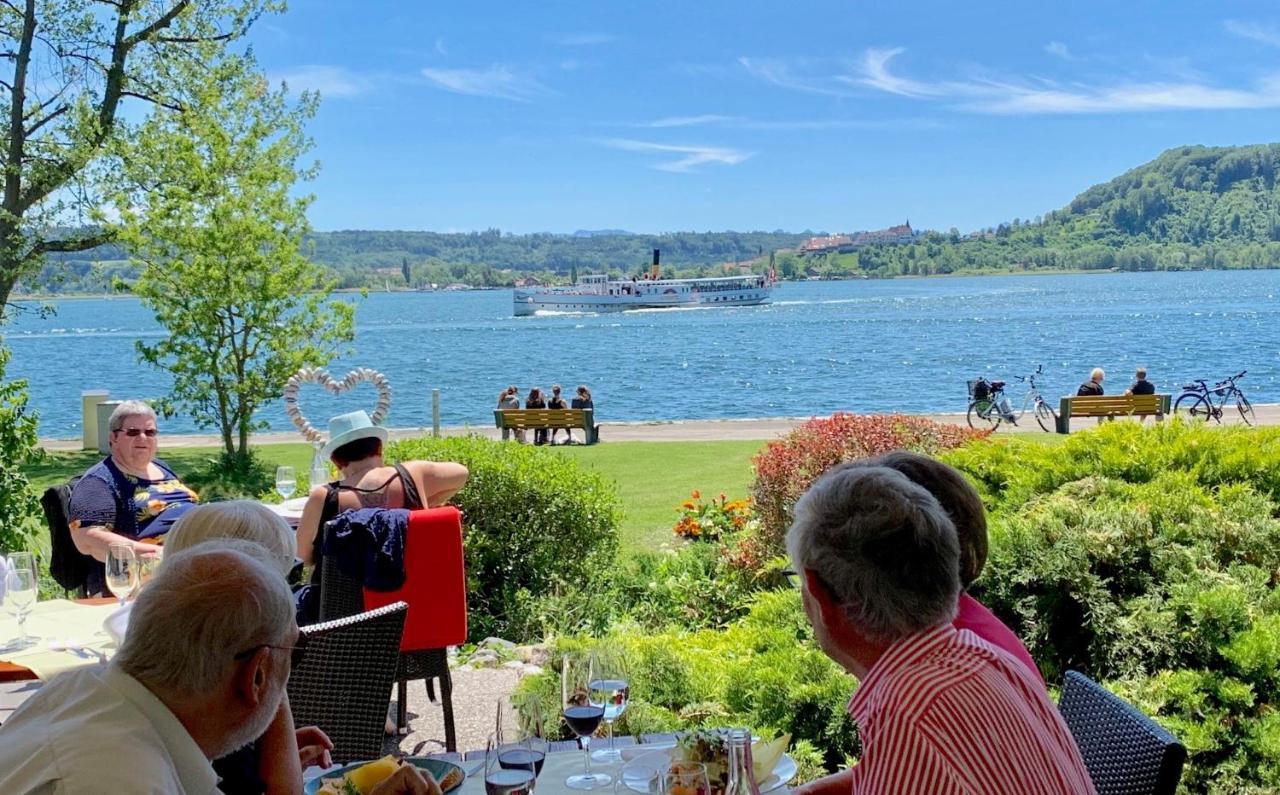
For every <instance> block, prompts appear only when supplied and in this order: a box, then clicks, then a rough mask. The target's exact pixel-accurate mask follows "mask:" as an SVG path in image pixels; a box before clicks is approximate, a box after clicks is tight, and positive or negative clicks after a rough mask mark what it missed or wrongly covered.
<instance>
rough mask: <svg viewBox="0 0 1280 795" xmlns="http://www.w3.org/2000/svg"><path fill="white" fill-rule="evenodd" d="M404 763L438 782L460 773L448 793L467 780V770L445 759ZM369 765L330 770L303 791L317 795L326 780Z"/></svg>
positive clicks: (411, 758)
mask: <svg viewBox="0 0 1280 795" xmlns="http://www.w3.org/2000/svg"><path fill="white" fill-rule="evenodd" d="M404 763H405V764H407V765H413V766H414V767H416V768H418V769H419V770H426V771H427V772H429V773H430V774H431V775H432V777H433V778H435V780H436V781H437V782H439V781H443V780H444V777H445V776H447V775H448V774H449V771H451V770H456V771H458V773H460V774H461V775H462V778H460V779H459V780H458V783H457V784H454V785H453V786H452V787H450V788H449V789H447V790H445V792H446V793H447V792H453V791H454V790H456V789H457V788H458V787H461V786H462V782H464V781H466V780H467V773H466V771H465V770H463V769H462V768H460V767H458V766H457V765H455V764H454V763H452V762H446V761H444V760H443V759H427V758H426V757H423V756H408V757H405V759H404ZM367 764H369V763H368V762H356V763H355V764H351V765H347V766H346V767H340V768H337V769H336V770H329V771H326V772H324V773H321V774H320V775H319V776H317V777H315V778H313V779H311V780H310V781H308V782H307V784H306V786H305V787H303V790H302V791H303V792H305V793H306V795H315V793H316V791H317V790H319V789H320V785H321V784H322V783H323V782H324V780H325V779H326V778H339V777H340V776H345V775H346V774H347V773H350V772H351V771H353V770H355V769H356V768H358V767H360V766H361V765H367Z"/></svg>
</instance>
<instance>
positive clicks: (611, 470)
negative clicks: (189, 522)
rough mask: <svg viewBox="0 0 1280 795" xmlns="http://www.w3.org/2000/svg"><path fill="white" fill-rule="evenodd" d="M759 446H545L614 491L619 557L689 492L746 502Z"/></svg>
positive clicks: (164, 454)
mask: <svg viewBox="0 0 1280 795" xmlns="http://www.w3.org/2000/svg"><path fill="white" fill-rule="evenodd" d="M763 446H764V442H758V441H751V442H741V441H734V442H610V443H608V444H596V445H591V446H589V447H588V446H573V447H556V448H553V449H554V451H555V453H557V454H560V455H566V456H570V457H572V458H576V459H577V460H578V461H579V462H580V463H581V464H582V465H583V466H586V467H589V468H591V469H594V470H595V471H597V472H599V473H600V474H602V475H604V476H605V477H606V478H608V479H610V480H612V481H614V482H615V483H616V484H617V485H618V493H619V496H620V497H621V500H622V505H623V510H624V516H623V520H622V528H621V536H622V547H623V549H624V550H626V551H634V550H642V549H655V548H656V547H657V546H658V545H659V544H661V543H662V542H664V541H668V540H670V539H671V537H672V536H671V526H672V525H673V524H675V520H676V506H677V505H679V504H680V502H681V501H683V500H684V499H686V498H687V497H688V496H689V492H690V491H691V490H692V489H698V490H699V491H701V492H702V493H703V494H704V495H707V496H715V495H718V494H719V493H720V492H722V491H723V492H725V493H726V494H728V495H729V497H730V499H733V498H736V497H745V496H747V490H748V489H749V488H750V486H751V477H752V475H751V456H752V455H754V454H755V453H756V451H757V450H759V449H760V448H761V447H763ZM254 449H255V450H257V452H258V454H259V455H261V456H262V458H263V460H265V461H266V462H267V463H268V464H270V465H271V466H273V467H274V466H279V465H282V464H288V465H292V466H293V467H294V468H295V469H297V471H298V472H299V473H305V472H306V471H307V470H308V469H310V467H311V446H310V445H308V444H305V443H298V444H266V445H259V446H257V447H255V448H254ZM217 454H218V448H216V447H169V448H162V449H161V450H160V458H161V459H163V460H164V461H165V463H167V464H168V465H169V466H171V467H172V468H173V469H174V471H176V472H177V473H178V474H179V475H182V474H183V473H185V472H190V471H192V470H194V469H197V468H200V467H203V466H204V465H205V464H206V463H207V461H208V460H209V459H211V458H214V457H216V456H217ZM101 458H102V456H101V455H99V454H98V453H96V452H92V451H85V452H76V453H61V452H60V453H49V454H48V455H47V457H46V458H45V460H44V461H43V462H41V463H39V464H36V465H34V466H32V467H31V468H30V470H29V475H30V478H31V483H32V486H34V487H35V488H36V489H38V490H39V491H41V492H43V491H44V490H45V489H46V488H48V487H49V486H51V485H54V484H56V483H61V482H62V481H64V480H66V479H68V478H70V477H73V476H75V475H78V474H80V473H82V472H84V471H85V470H86V469H88V468H89V467H90V466H91V465H92V464H95V463H97V462H98V461H99V460H100V459H101Z"/></svg>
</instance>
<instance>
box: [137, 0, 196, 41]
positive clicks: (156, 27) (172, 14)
mask: <svg viewBox="0 0 1280 795" xmlns="http://www.w3.org/2000/svg"><path fill="white" fill-rule="evenodd" d="M189 5H191V0H178V2H177V3H175V4H174V6H173V8H170V9H169V10H168V11H166V12H164V13H163V14H161V15H160V17H159V18H158V19H156V21H155V22H152V23H151V24H150V25H147V26H146V27H145V28H143V29H142V30H140V31H138V32H137V33H135V34H133V35H132V36H130V37H129V38H127V39H125V40H124V45H125V49H126V50H129V49H132V48H133V47H134V45H136V44H137V43H138V42H142V41H146V40H147V39H149V38H151V37H152V36H154V35H155V34H156V33H158V32H160V31H162V30H164V29H165V28H167V27H169V26H170V25H171V24H173V21H174V20H175V19H177V18H178V15H179V14H181V13H182V12H183V11H185V10H186V8H187V6H189Z"/></svg>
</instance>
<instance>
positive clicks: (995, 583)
mask: <svg viewBox="0 0 1280 795" xmlns="http://www.w3.org/2000/svg"><path fill="white" fill-rule="evenodd" d="M944 457H945V459H946V460H948V461H949V462H950V463H952V464H954V465H956V466H958V467H959V468H961V469H962V470H964V471H965V472H966V473H968V474H969V475H970V476H971V477H972V478H973V479H974V481H975V482H976V483H977V484H978V486H979V489H980V490H981V491H982V493H983V496H984V499H985V500H986V502H987V506H988V509H989V511H990V515H991V552H990V557H989V559H988V562H987V568H986V571H985V573H984V574H983V575H982V577H981V578H980V579H979V580H978V581H977V583H975V586H974V591H975V594H976V595H977V596H978V598H979V599H981V600H982V601H984V602H985V603H986V604H987V605H988V606H989V607H991V608H992V609H993V610H994V611H995V612H996V613H997V614H998V615H1000V616H1001V618H1003V619H1004V620H1005V621H1006V622H1007V623H1008V624H1009V625H1010V626H1011V627H1012V628H1013V629H1014V631H1016V632H1017V633H1018V634H1019V635H1020V636H1021V637H1022V638H1023V639H1024V641H1025V642H1026V644H1027V646H1028V648H1029V649H1030V651H1031V653H1032V655H1033V656H1034V657H1035V658H1036V661H1037V662H1038V663H1039V665H1040V668H1041V671H1042V672H1043V673H1044V675H1045V678H1046V680H1048V681H1049V682H1050V683H1051V684H1052V683H1055V682H1059V681H1061V678H1062V674H1063V672H1064V671H1065V670H1066V669H1068V668H1075V669H1078V670H1081V671H1084V672H1085V673H1087V674H1089V675H1090V676H1093V677H1094V678H1096V679H1099V680H1101V681H1103V682H1104V683H1105V684H1106V685H1107V686H1109V687H1111V688H1113V689H1115V690H1117V691H1118V692H1120V693H1121V694H1122V695H1124V696H1126V697H1128V698H1130V699H1132V700H1134V701H1135V702H1136V703H1137V704H1138V705H1139V706H1140V707H1141V708H1142V709H1144V710H1145V711H1146V712H1148V714H1151V715H1153V716H1155V717H1156V719H1157V720H1159V721H1160V722H1161V723H1163V724H1164V725H1165V726H1166V727H1168V728H1169V729H1170V730H1171V731H1173V732H1174V734H1176V735H1177V736H1178V737H1179V738H1181V739H1182V740H1183V742H1184V743H1186V745H1187V747H1188V749H1189V751H1190V760H1189V764H1188V767H1187V771H1186V773H1185V774H1184V776H1183V786H1184V788H1185V790H1186V791H1190V792H1214V793H1218V792H1221V793H1228V792H1231V793H1235V792H1250V791H1276V790H1277V788H1280V717H1277V709H1280V589H1277V583H1278V582H1280V518H1278V517H1280V429H1276V428H1267V429H1260V430H1249V429H1238V430H1236V429H1213V428H1205V427H1204V426H1200V425H1197V426H1191V425H1184V424H1181V423H1178V422H1166V423H1162V424H1160V425H1157V426H1154V427H1151V428H1143V427H1141V426H1139V425H1138V424H1137V423H1128V422H1118V423H1109V424H1107V425H1106V426H1104V427H1101V428H1099V429H1097V430H1096V431H1090V432H1087V433H1082V434H1078V435H1074V436H1072V437H1071V438H1070V439H1069V440H1068V441H1066V442H1065V443H1064V444H1061V445H1057V446H1054V447H1048V446H1044V445H1039V444H1034V443H1031V442H1024V441H1020V440H1011V441H1008V442H1003V443H998V444H991V443H988V444H974V445H970V446H967V447H965V448H962V449H960V450H957V451H952V452H950V453H947V454H946V455H945V456H944Z"/></svg>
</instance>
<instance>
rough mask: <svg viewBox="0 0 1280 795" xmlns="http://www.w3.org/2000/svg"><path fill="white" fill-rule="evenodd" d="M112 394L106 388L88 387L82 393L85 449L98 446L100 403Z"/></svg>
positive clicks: (82, 443)
mask: <svg viewBox="0 0 1280 795" xmlns="http://www.w3.org/2000/svg"><path fill="white" fill-rule="evenodd" d="M110 394H111V393H110V392H108V391H107V390H105V389H86V390H84V391H83V392H81V393H80V427H81V429H82V430H83V431H84V433H83V435H82V436H81V437H80V441H81V446H82V447H83V449H85V450H96V449H97V447H98V404H99V403H101V402H102V401H104V400H106V399H107V397H108V396H109V395H110Z"/></svg>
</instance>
